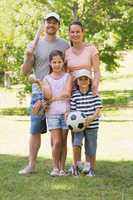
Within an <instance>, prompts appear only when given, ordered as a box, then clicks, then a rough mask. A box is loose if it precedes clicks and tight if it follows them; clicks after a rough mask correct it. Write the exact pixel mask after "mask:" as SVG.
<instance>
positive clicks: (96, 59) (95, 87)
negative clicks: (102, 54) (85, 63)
mask: <svg viewBox="0 0 133 200" xmlns="http://www.w3.org/2000/svg"><path fill="white" fill-rule="evenodd" d="M92 70H93V72H94V79H93V84H92V91H93V95H98V86H99V82H100V76H101V75H100V60H99V55H98V54H96V55H94V56H93V57H92Z"/></svg>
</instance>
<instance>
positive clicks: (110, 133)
mask: <svg viewBox="0 0 133 200" xmlns="http://www.w3.org/2000/svg"><path fill="white" fill-rule="evenodd" d="M126 57H127V59H125V61H124V62H122V65H123V67H121V68H120V69H119V71H117V72H114V73H108V72H103V76H102V80H101V84H100V94H101V97H102V99H103V103H104V109H103V113H102V117H101V123H100V130H99V136H98V151H97V167H96V177H93V178H90V177H85V176H80V177H78V178H74V177H71V176H68V177H58V178H52V177H50V175H49V172H50V171H51V166H52V163H51V159H50V158H51V148H50V134H49V133H48V134H46V135H43V136H42V145H41V149H40V151H39V158H38V160H37V173H35V174H34V175H33V176H31V175H30V176H28V177H23V176H19V175H18V171H19V170H20V169H21V168H22V167H23V166H24V165H25V164H26V163H27V152H28V138H29V134H28V132H29V117H28V116H25V115H27V114H28V105H29V96H27V97H26V99H25V101H24V102H23V104H21V105H20V104H19V102H18V101H17V100H16V97H17V90H18V88H17V89H16V88H15V87H16V86H15V87H14V86H13V87H12V89H10V90H5V89H3V88H0V91H1V93H0V114H1V116H0V124H1V125H0V133H1V134H0V200H36V199H37V200H60V199H61V200H68V199H71V200H132V199H133V161H132V158H133V156H132V152H133V134H132V132H133V68H132V52H129V54H127V55H126ZM127 60H128V61H127ZM17 87H19V86H17ZM3 114H6V115H12V114H13V115H14V114H15V115H17V116H12V117H11V116H4V115H3ZM22 115H24V116H22ZM82 157H83V159H84V151H82ZM71 162H72V148H71V138H70V135H69V137H68V158H67V163H66V168H68V167H69V166H70V165H71Z"/></svg>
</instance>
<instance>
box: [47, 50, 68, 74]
mask: <svg viewBox="0 0 133 200" xmlns="http://www.w3.org/2000/svg"><path fill="white" fill-rule="evenodd" d="M55 56H60V57H61V59H62V60H63V62H64V66H63V67H64V71H65V55H64V54H63V53H62V52H61V51H59V50H53V51H52V52H51V53H50V54H49V63H51V61H52V59H53V57H55ZM49 68H50V71H49V73H52V72H53V70H52V67H51V65H49Z"/></svg>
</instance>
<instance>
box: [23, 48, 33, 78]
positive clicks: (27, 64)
mask: <svg viewBox="0 0 133 200" xmlns="http://www.w3.org/2000/svg"><path fill="white" fill-rule="evenodd" d="M31 45H32V44H31ZM33 64H34V54H33V48H32V47H28V48H27V49H26V52H25V58H24V63H23V64H22V65H21V71H22V73H23V74H24V75H28V74H30V73H31V72H32V67H33Z"/></svg>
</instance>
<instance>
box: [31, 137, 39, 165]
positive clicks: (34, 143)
mask: <svg viewBox="0 0 133 200" xmlns="http://www.w3.org/2000/svg"><path fill="white" fill-rule="evenodd" d="M40 144H41V134H35V135H30V141H29V165H30V166H32V167H35V164H36V159H37V154H38V151H39V148H40Z"/></svg>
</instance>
